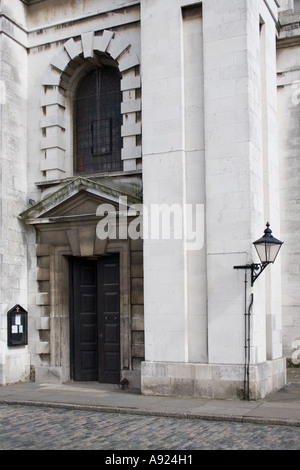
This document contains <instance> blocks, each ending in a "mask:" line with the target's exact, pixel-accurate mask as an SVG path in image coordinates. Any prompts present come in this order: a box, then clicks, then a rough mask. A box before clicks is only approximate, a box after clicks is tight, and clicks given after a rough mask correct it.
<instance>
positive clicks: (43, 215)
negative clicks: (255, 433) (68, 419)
mask: <svg viewBox="0 0 300 470" xmlns="http://www.w3.org/2000/svg"><path fill="white" fill-rule="evenodd" d="M0 14H1V26H0V28H1V42H0V50H1V55H0V109H1V118H0V129H1V131H0V150H1V159H0V174H1V186H0V192H1V199H0V214H1V232H0V249H1V257H0V280H1V286H0V303H1V310H0V385H3V386H4V385H6V384H10V383H15V382H19V381H28V380H35V381H36V382H38V383H47V382H52V383H53V382H56V383H64V382H68V381H98V382H100V383H112V384H118V383H119V382H120V381H121V380H122V379H123V378H126V379H127V380H128V381H129V387H131V388H140V389H141V393H143V394H157V395H165V396H194V397H210V398H232V397H237V396H239V397H240V396H242V395H243V390H244V392H245V384H247V386H248V389H249V393H250V397H251V398H253V399H257V398H260V397H263V396H265V395H267V394H268V393H270V392H272V391H273V390H275V389H277V388H279V387H281V386H283V385H284V384H285V383H286V364H291V363H293V364H295V365H296V364H298V363H299V359H298V355H299V357H300V316H299V308H300V294H299V282H300V269H299V264H300V259H299V256H300V255H299V253H298V249H297V246H298V245H299V244H300V236H299V216H300V204H299V201H300V199H299V198H300V190H299V171H300V133H299V126H300V1H299V0H278V1H277V0H230V1H229V0H202V1H199V0H64V1H61V0H60V1H58V0H1V2H0ZM298 169H299V171H298ZM267 222H268V223H270V228H271V230H272V232H273V235H274V237H276V238H278V239H280V240H282V241H283V242H284V244H283V246H282V248H281V250H280V253H279V254H278V256H277V258H276V261H275V263H274V264H271V265H270V266H268V267H267V268H266V270H264V272H263V273H262V274H261V276H260V277H259V279H257V280H256V281H255V283H251V279H250V276H251V273H252V271H251V270H250V269H247V268H245V269H234V267H237V266H244V267H245V266H249V265H251V264H252V263H259V260H258V257H257V253H256V251H255V249H254V246H253V242H254V241H255V240H257V239H259V238H260V237H261V236H262V235H263V233H264V230H265V229H266V224H267ZM252 284H253V285H252Z"/></svg>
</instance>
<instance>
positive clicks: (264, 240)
mask: <svg viewBox="0 0 300 470" xmlns="http://www.w3.org/2000/svg"><path fill="white" fill-rule="evenodd" d="M253 245H254V246H255V249H256V251H257V254H258V256H259V259H260V261H261V262H260V263H251V264H246V265H244V266H234V269H244V270H245V314H244V315H245V368H244V400H250V383H249V382H250V380H249V378H250V317H251V308H252V305H253V293H252V294H251V302H250V305H249V307H248V309H247V270H249V269H250V270H251V286H253V284H254V282H255V281H256V279H257V278H258V276H260V274H261V273H262V272H263V271H264V269H265V268H266V267H267V266H268V264H270V263H274V261H275V259H276V257H277V255H278V253H279V250H280V248H281V246H282V245H283V242H281V241H280V240H277V238H274V237H273V235H272V230H271V229H270V224H269V222H268V223H267V228H266V229H265V231H264V235H263V236H262V237H261V238H260V239H259V240H256V242H254V243H253Z"/></svg>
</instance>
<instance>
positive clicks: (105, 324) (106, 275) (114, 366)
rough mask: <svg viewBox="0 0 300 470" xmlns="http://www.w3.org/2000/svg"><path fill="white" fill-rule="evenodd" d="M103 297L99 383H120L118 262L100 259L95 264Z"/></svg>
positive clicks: (101, 306)
mask: <svg viewBox="0 0 300 470" xmlns="http://www.w3.org/2000/svg"><path fill="white" fill-rule="evenodd" d="M98 273H99V280H100V284H101V290H102V295H101V299H100V302H99V306H100V311H101V314H100V338H101V341H100V348H99V358H100V360H99V362H100V364H101V365H100V368H99V380H100V382H111V383H118V382H119V381H120V281H119V277H120V276H119V258H118V256H111V257H109V258H103V259H101V260H100V262H99V264H98Z"/></svg>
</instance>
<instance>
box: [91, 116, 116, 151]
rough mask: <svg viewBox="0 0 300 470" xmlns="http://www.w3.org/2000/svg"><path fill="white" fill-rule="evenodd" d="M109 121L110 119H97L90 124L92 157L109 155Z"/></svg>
mask: <svg viewBox="0 0 300 470" xmlns="http://www.w3.org/2000/svg"><path fill="white" fill-rule="evenodd" d="M111 121H112V120H111V119H99V120H98V121H93V122H92V154H93V155H94V157H99V156H101V155H107V154H108V153H111V150H112V135H111V125H112V122H111Z"/></svg>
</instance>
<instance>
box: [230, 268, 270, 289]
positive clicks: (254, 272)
mask: <svg viewBox="0 0 300 470" xmlns="http://www.w3.org/2000/svg"><path fill="white" fill-rule="evenodd" d="M268 264H270V262H266V263H252V264H246V265H244V266H233V269H250V270H251V286H253V284H254V282H255V281H256V279H257V278H258V276H260V275H261V273H262V272H263V271H264V270H265V269H266V267H267V266H268Z"/></svg>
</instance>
